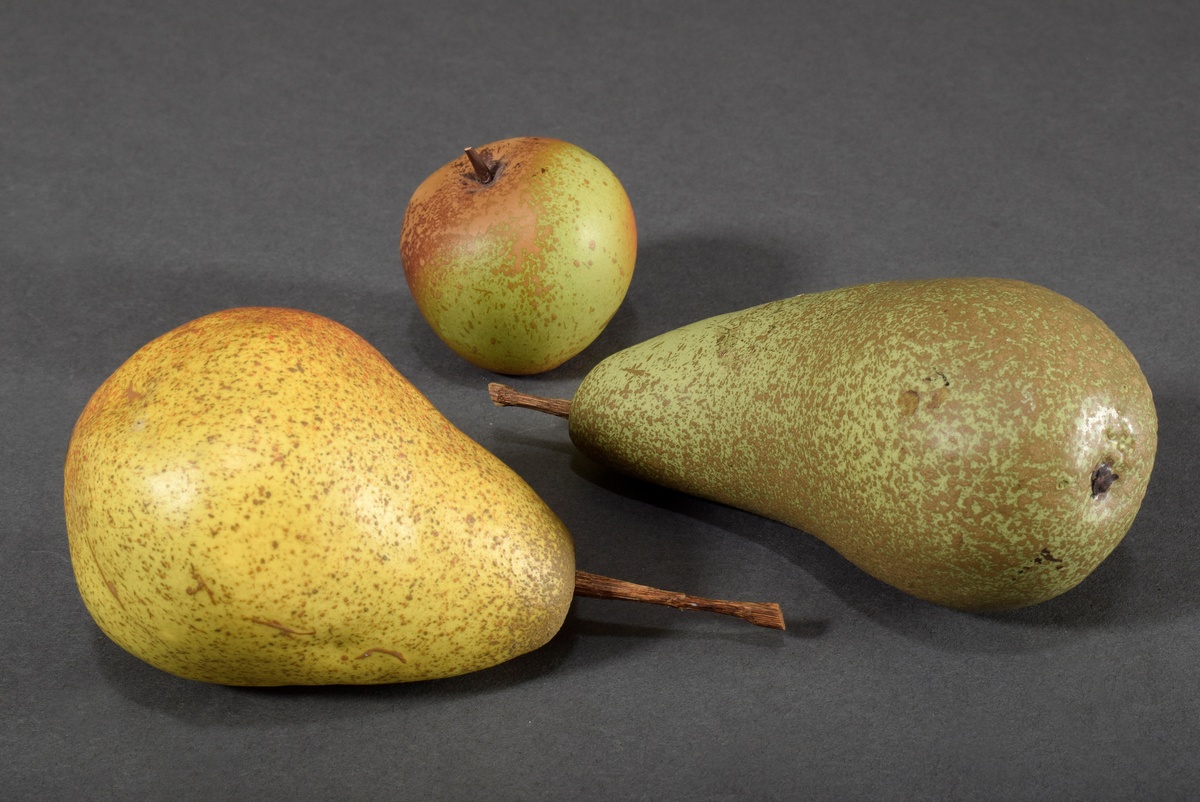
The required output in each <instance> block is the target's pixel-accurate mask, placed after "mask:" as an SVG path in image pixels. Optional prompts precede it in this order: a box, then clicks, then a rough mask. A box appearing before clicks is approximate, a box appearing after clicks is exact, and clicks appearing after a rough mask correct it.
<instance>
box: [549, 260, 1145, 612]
mask: <svg viewBox="0 0 1200 802" xmlns="http://www.w3.org/2000/svg"><path fill="white" fill-rule="evenodd" d="M570 431H571V438H572V440H574V442H575V443H576V444H577V445H578V446H579V447H580V449H581V450H583V451H584V452H585V453H587V454H589V455H591V456H593V457H594V458H596V459H598V460H600V461H602V462H605V463H607V464H609V465H611V466H614V467H616V468H618V469H620V470H623V471H626V472H628V473H631V474H633V475H635V476H637V477H640V478H642V479H645V480H647V481H652V482H657V483H659V484H662V485H666V486H668V487H672V488H676V489H679V490H682V491H685V492H688V493H692V494H695V495H698V496H702V497H705V498H709V499H713V500H716V501H720V502H723V503H726V504H730V505H732V506H736V507H740V508H743V509H747V510H750V511H752V512H756V513H759V514H761V515H765V516H767V517H770V518H774V519H776V520H779V521H783V522H784V523H787V524H790V525H792V526H795V527H797V528H799V529H802V530H804V531H806V532H809V533H811V534H813V535H815V536H817V537H818V538H820V539H821V540H823V541H825V542H826V543H828V544H829V545H830V546H832V547H833V548H834V549H836V550H837V551H839V552H840V553H841V554H843V555H844V556H845V557H847V558H848V559H850V560H851V561H852V562H854V563H855V564H857V565H858V566H860V567H861V568H863V569H864V570H866V571H867V572H869V573H871V574H873V575H874V576H876V577H878V578H879V579H882V580H883V581H885V582H888V583H890V584H892V585H895V586H896V587H899V588H901V589H902V590H905V591H908V592H909V593H912V594H914V595H916V596H919V597H921V598H924V599H929V600H931V601H935V602H938V603H940V604H945V605H949V606H952V607H959V608H965V609H974V610H980V609H1001V608H1011V607H1020V606H1023V605H1028V604H1034V603H1037V602H1040V601H1043V600H1045V599H1049V598H1052V597H1054V596H1056V595H1058V594H1060V593H1062V592H1064V591H1066V590H1068V589H1070V588H1071V587H1073V586H1075V585H1076V584H1078V583H1079V582H1080V581H1082V580H1083V579H1084V578H1085V577H1086V576H1087V575H1088V574H1089V573H1090V572H1091V571H1092V570H1093V569H1094V568H1095V567H1096V566H1097V565H1098V564H1099V563H1100V562H1101V561H1102V560H1103V559H1104V558H1105V557H1106V556H1107V555H1108V554H1109V553H1110V552H1111V551H1112V550H1113V548H1115V547H1116V545H1117V543H1119V542H1120V540H1121V538H1122V537H1123V536H1124V535H1125V533H1126V531H1128V529H1129V527H1130V525H1131V524H1132V522H1133V519H1134V516H1135V515H1136V513H1137V510H1138V508H1139V506H1140V504H1141V500H1142V497H1143V496H1144V494H1145V491H1146V486H1147V483H1148V481H1149V478H1150V472H1151V468H1152V466H1153V462H1154V455H1155V450H1156V444H1157V417H1156V415H1155V409H1154V402H1153V398H1152V396H1151V393H1150V389H1149V387H1148V386H1147V384H1146V381H1145V378H1144V377H1143V376H1142V373H1141V370H1140V368H1139V367H1138V365H1137V362H1136V361H1135V360H1134V358H1133V356H1132V355H1131V354H1130V353H1129V351H1128V349H1126V348H1125V346H1124V345H1123V344H1122V343H1121V341H1120V340H1119V339H1118V338H1117V337H1116V336H1115V335H1114V334H1113V333H1112V332H1111V331H1110V330H1109V329H1108V328H1107V327H1106V326H1105V325H1104V324H1103V323H1102V322H1101V321H1100V320H1099V319H1098V318H1097V317H1096V316H1095V315H1093V314H1092V313H1091V312H1089V311H1088V310H1086V309H1084V308H1083V307H1082V306H1079V305H1078V304H1076V303H1074V302H1072V301H1070V300H1068V299H1067V298H1064V297H1063V296H1061V295H1058V294H1056V293H1054V292H1051V291H1050V290H1047V289H1045V288H1042V287H1037V286H1034V285H1032V284H1026V283H1023V282H1019V281H1009V280H1000V279H935V280H929V281H908V282H885V283H880V284H872V285H863V286H859V287H851V288H846V289H842V290H835V291H831V292H826V293H818V294H814V295H806V296H799V297H796V298H791V299H786V300H782V301H777V302H773V303H769V304H764V305H762V306H759V307H754V308H752V309H747V310H743V311H741V312H733V313H730V314H727V315H721V316H719V317H716V318H711V319H709V320H705V321H700V322H698V323H695V324H692V325H690V326H686V327H684V328H682V329H678V330H676V331H673V332H668V333H666V334H664V335H661V336H659V337H656V338H654V339H652V340H649V341H647V342H644V343H641V344H639V345H636V346H633V347H631V348H628V349H626V350H624V351H622V352H619V353H617V354H614V355H613V356H610V357H609V358H608V359H606V360H604V361H603V362H601V363H600V364H599V365H598V366H597V367H596V368H595V369H593V370H592V371H591V373H589V374H588V376H587V377H586V378H585V379H584V381H583V383H582V384H581V385H580V387H579V390H578V391H577V392H576V394H575V397H574V399H573V401H572V405H571V414H570ZM1101 463H1103V465H1104V467H1103V468H1098V467H1097V466H1098V465H1100V464H1101ZM1109 471H1111V473H1112V475H1111V478H1110V475H1109ZM1118 476H1119V477H1120V479H1119V480H1117V477H1118ZM1033 569H1037V570H1033Z"/></svg>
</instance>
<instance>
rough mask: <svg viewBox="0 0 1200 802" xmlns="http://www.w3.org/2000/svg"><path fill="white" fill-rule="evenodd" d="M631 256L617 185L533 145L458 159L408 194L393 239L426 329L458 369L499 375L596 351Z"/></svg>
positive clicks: (627, 213) (562, 151) (593, 166)
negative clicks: (592, 347)
mask: <svg viewBox="0 0 1200 802" xmlns="http://www.w3.org/2000/svg"><path fill="white" fill-rule="evenodd" d="M636 255H637V226H636V224H635V222H634V217H633V208H632V207H631V206H630V204H629V198H628V196H627V195H626V194H625V190H624V188H623V187H622V186H621V182H620V181H618V180H617V177H616V176H615V175H613V173H612V171H611V170H610V169H609V168H608V167H607V166H605V164H604V163H603V162H601V161H600V160H599V159H597V158H596V157H595V156H593V155H592V154H590V153H588V152H587V151H585V150H583V149H582V148H579V147H576V146H575V145H572V144H570V143H567V142H562V141H560V140H557V139H547V138H543V137H519V138H515V139H504V140H501V141H499V142H493V143H491V144H489V145H484V146H482V147H480V148H479V149H478V151H476V150H475V149H474V148H468V149H467V154H466V155H464V156H461V157H459V158H458V159H456V160H454V161H452V162H450V163H449V164H446V165H444V166H443V167H441V168H440V169H439V170H437V171H435V172H434V173H433V174H432V175H430V176H429V177H428V178H427V179H425V181H423V182H422V183H421V185H420V186H418V187H417V189H416V191H415V192H414V193H413V196H412V199H411V200H410V201H409V205H408V209H407V211H406V212H405V215H404V223H403V225H402V228H401V234H400V258H401V262H402V264H403V267H404V275H405V278H406V280H407V281H408V285H409V288H410V290H411V291H412V295H413V298H414V299H415V300H416V302H417V307H418V308H419V309H420V310H421V314H422V315H423V316H424V317H425V320H426V321H427V322H428V323H429V325H430V326H431V327H432V328H433V330H434V331H435V332H436V333H437V335H438V336H439V337H440V338H441V339H442V340H443V341H444V342H445V343H446V344H447V345H449V346H450V348H452V349H453V350H454V351H455V352H456V353H458V354H459V355H460V356H462V357H463V358H464V359H467V360H468V361H470V362H471V363H473V364H475V365H478V366H479V367H482V368H485V369H487V370H491V371H495V372H497V373H508V374H530V373H540V372H542V371H546V370H550V369H551V368H553V367H556V366H557V365H560V364H562V363H563V362H565V361H566V360H567V359H570V358H571V357H573V356H575V355H576V354H578V353H579V352H580V351H582V350H583V349H584V348H585V347H587V346H588V344H590V343H591V342H592V341H593V340H595V339H596V337H597V336H598V335H599V334H600V332H601V331H603V329H604V327H605V326H606V325H607V324H608V321H609V320H610V319H611V318H612V316H613V314H614V313H615V312H616V311H617V308H618V307H619V306H620V305H621V302H622V300H624V298H625V293H626V291H627V290H628V288H629V282H630V280H631V279H632V278H633V266H634V261H635V259H636Z"/></svg>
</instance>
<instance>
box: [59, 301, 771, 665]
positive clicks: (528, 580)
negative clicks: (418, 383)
mask: <svg viewBox="0 0 1200 802" xmlns="http://www.w3.org/2000/svg"><path fill="white" fill-rule="evenodd" d="M64 503H65V507H66V520H67V534H68V536H69V539H70V550H71V560H72V563H73V565H74V569H75V576H76V580H77V583H78V586H79V591H80V593H81V595H82V596H83V601H84V603H85V605H86V606H87V609H88V610H89V611H90V612H91V614H92V616H93V617H94V618H95V620H96V622H97V623H98V624H99V625H100V628H101V629H102V630H103V631H104V632H105V633H106V634H107V635H108V636H109V637H110V638H112V639H113V640H114V641H116V642H117V643H118V644H119V645H120V646H122V647H123V648H125V649H126V650H127V651H129V652H131V653H132V654H134V655H136V656H137V657H140V658H141V659H143V660H145V661H147V662H148V663H150V664H152V665H154V666H157V667H158V668H161V669H163V670H165V671H168V672H171V673H172V674H176V675H179V676H181V677H186V678H189V679H196V680H203V681H207V682H216V683H223V684H228V685H285V684H327V683H346V684H369V683H383V682H402V681H408V680H422V679H430V678H435V677H449V676H454V675H456V674H462V673H465V672H468V671H475V670H478V669H482V668H487V667H489V666H492V665H495V664H497V663H500V662H502V661H504V660H508V659H510V658H512V657H516V656H517V655H520V654H523V653H525V652H528V651H531V650H533V649H536V648H537V647H539V646H541V645H542V644H544V643H545V642H546V641H548V640H549V639H550V638H551V636H553V635H554V634H555V632H557V631H558V629H559V627H560V625H561V624H562V622H563V619H564V617H565V616H566V613H567V609H568V607H569V605H570V603H571V597H572V594H573V593H575V594H578V595H591V596H601V597H605V598H631V599H637V598H640V599H643V600H646V601H656V602H658V603H663V604H670V605H672V606H677V607H685V609H690V608H692V607H696V608H699V609H712V610H714V611H716V612H728V613H730V614H733V615H739V616H741V617H743V618H747V619H748V620H751V621H754V622H755V623H760V621H759V620H757V619H758V618H762V617H763V616H765V618H766V619H769V620H768V622H767V623H765V624H764V625H767V626H777V627H778V626H782V619H781V618H780V617H779V615H778V607H777V606H774V605H754V604H750V605H746V606H745V607H737V605H738V603H733V602H716V601H712V600H703V599H701V600H693V599H691V597H687V596H684V595H683V594H670V593H666V592H664V591H657V590H654V589H650V588H645V587H643V586H638V585H630V584H629V583H620V582H619V581H617V580H610V579H607V578H604V577H596V576H594V575H591V574H586V573H584V572H575V557H574V550H573V546H572V543H571V538H570V535H569V534H568V532H567V530H566V528H565V527H564V526H563V523H562V522H561V521H560V520H559V519H558V517H557V516H556V515H555V514H554V513H553V512H552V511H551V510H550V509H549V508H548V507H547V506H546V505H545V504H544V503H543V502H542V501H541V499H540V498H538V496H537V495H536V494H535V493H534V491H533V490H532V489H530V487H529V486H528V485H527V484H526V483H525V482H524V481H522V480H521V478H520V477H518V476H517V475H516V474H515V473H514V472H513V471H512V470H510V469H509V468H508V467H507V466H506V465H504V463H502V462H501V461H500V460H499V459H497V458H496V457H495V456H493V455H492V454H491V453H489V452H488V451H486V450H485V449H484V448H483V447H481V446H480V445H478V444H477V443H475V442H474V441H473V440H471V439H470V438H469V437H467V436H466V435H464V434H463V433H462V432H461V431H459V430H458V429H456V428H455V427H454V426H453V425H452V424H451V423H450V422H449V421H447V420H446V419H445V418H444V417H443V416H442V415H441V414H440V413H439V412H438V411H437V410H436V409H435V408H434V407H433V406H432V405H431V404H430V403H429V401H428V400H426V398H425V397H424V396H423V395H421V393H420V392H418V391H417V390H416V389H415V388H414V387H413V386H412V385H411V384H410V383H409V382H408V381H407V380H405V379H404V377H403V376H401V375H400V374H399V373H398V372H397V371H396V370H395V369H394V368H393V367H392V366H391V365H390V364H389V363H388V362H387V360H386V359H384V357H383V356H382V355H380V353H379V352H378V351H376V350H375V349H374V348H372V347H371V346H370V345H369V344H368V343H367V342H366V341H364V340H363V339H361V338H360V337H358V336H357V335H356V334H354V333H353V332H351V331H350V330H349V329H346V328H345V327H343V326H341V325H339V324H337V323H335V322H333V321H331V320H329V319H327V318H324V317H321V316H319V315H315V314H311V313H308V312H301V311H296V310H289V309H271V308H251V309H232V310H228V311H224V312H217V313H215V314H211V315H208V316H206V317H202V318H200V319H198V320H194V321H192V322H190V323H187V324H185V325H183V326H181V327H179V328H177V329H175V330H174V331H171V332H169V333H167V334H165V335H163V336H162V337H159V338H158V339H156V340H154V341H152V342H150V343H149V344H147V345H145V346H144V347H143V348H141V349H140V350H139V351H138V352H137V353H135V354H134V355H133V356H132V357H130V358H129V360H128V361H126V362H125V363H124V364H123V365H121V367H119V368H118V369H117V371H116V372H115V373H113V374H112V376H110V377H109V378H108V379H107V380H106V381H105V382H104V383H103V384H102V385H101V386H100V388H99V389H98V390H97V391H96V393H95V394H94V395H93V396H92V398H91V400H90V401H89V402H88V404H87V406H86V408H85V409H84V411H83V413H82V415H81V416H80V418H79V420H78V422H77V423H76V425H75V430H74V432H73V434H72V437H71V442H70V445H69V447H68V450H67V458H66V467H65V471H64ZM693 601H695V602H696V603H695V604H692V602H693ZM706 604H707V605H708V606H706ZM722 604H725V605H734V606H735V607H736V609H732V610H731V609H722V608H721V605H722ZM762 608H767V609H766V610H765V613H764V610H763V609H762Z"/></svg>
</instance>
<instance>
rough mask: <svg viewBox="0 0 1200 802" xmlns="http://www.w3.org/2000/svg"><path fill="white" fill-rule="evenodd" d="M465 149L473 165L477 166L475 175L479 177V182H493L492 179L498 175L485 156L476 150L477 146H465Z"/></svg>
mask: <svg viewBox="0 0 1200 802" xmlns="http://www.w3.org/2000/svg"><path fill="white" fill-rule="evenodd" d="M463 151H464V152H465V153H466V154H467V159H468V160H469V161H470V162H471V166H472V167H474V168H475V177H476V178H478V179H479V183H481V184H490V183H492V179H493V178H495V177H496V173H495V172H493V170H492V168H491V167H489V166H488V163H487V162H485V161H484V160H483V157H482V156H480V155H479V154H478V153H476V152H475V148H463Z"/></svg>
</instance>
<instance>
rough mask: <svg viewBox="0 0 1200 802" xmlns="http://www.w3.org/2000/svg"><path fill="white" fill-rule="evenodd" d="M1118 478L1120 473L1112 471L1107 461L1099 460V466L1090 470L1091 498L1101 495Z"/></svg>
mask: <svg viewBox="0 0 1200 802" xmlns="http://www.w3.org/2000/svg"><path fill="white" fill-rule="evenodd" d="M1120 478H1121V477H1120V475H1118V474H1115V473H1113V469H1112V468H1111V467H1110V466H1109V464H1108V463H1107V462H1101V463H1100V465H1099V467H1097V468H1096V470H1095V471H1093V472H1092V498H1098V497H1099V496H1103V495H1104V494H1105V493H1107V492H1108V489H1109V488H1110V487H1112V485H1113V482H1115V481H1117V480H1118V479H1120Z"/></svg>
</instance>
